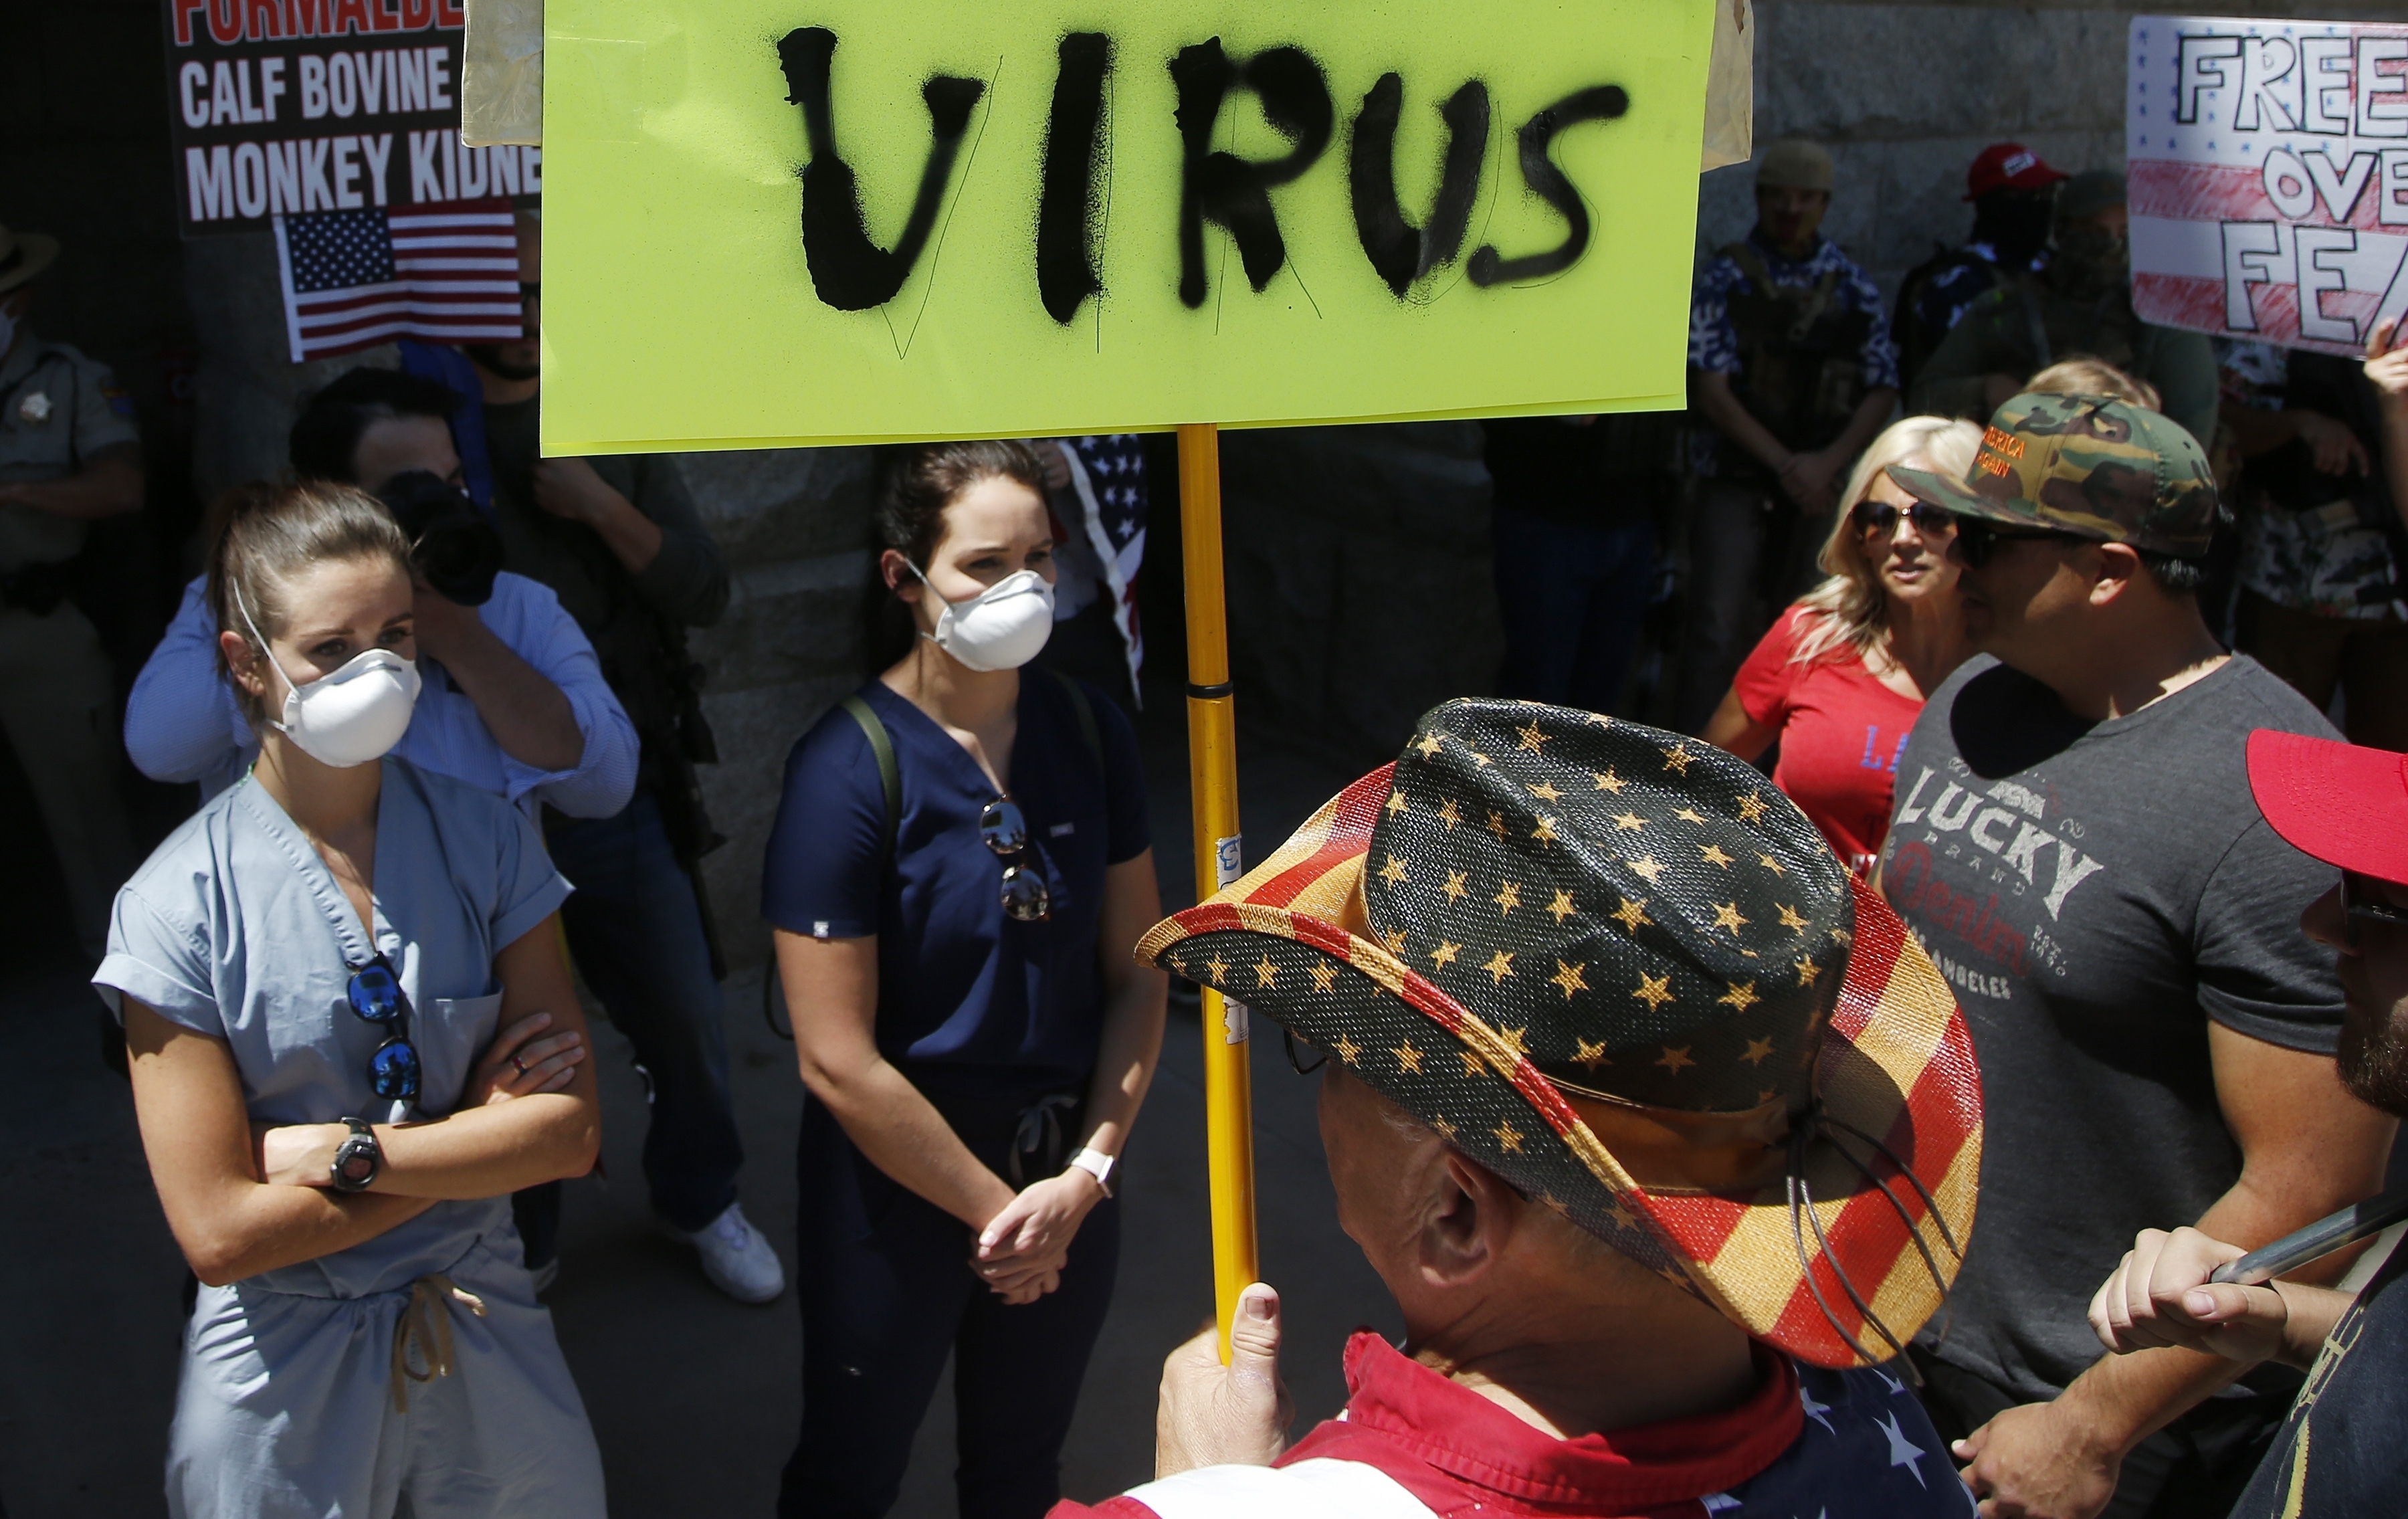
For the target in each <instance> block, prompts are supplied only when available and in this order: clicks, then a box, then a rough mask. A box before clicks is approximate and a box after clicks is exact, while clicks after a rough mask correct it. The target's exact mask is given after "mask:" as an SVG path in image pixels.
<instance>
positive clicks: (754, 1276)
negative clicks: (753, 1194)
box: [662, 1203, 786, 1303]
mask: <svg viewBox="0 0 2408 1519" xmlns="http://www.w3.org/2000/svg"><path fill="white" fill-rule="evenodd" d="M662 1226H663V1227H664V1228H666V1229H667V1231H668V1234H669V1236H670V1238H672V1239H675V1240H683V1241H684V1242H685V1243H687V1244H690V1245H692V1246H694V1248H695V1250H697V1251H699V1252H700V1253H701V1254H702V1274H703V1275H705V1276H707V1277H709V1278H710V1284H711V1285H712V1286H714V1287H717V1288H718V1289H719V1290H720V1291H722V1292H724V1293H725V1294H727V1296H729V1297H733V1298H735V1299H736V1300H737V1301H738V1302H739V1303H767V1302H772V1301H774V1300H776V1298H777V1297H778V1296H779V1294H781V1293H782V1292H784V1291H785V1290H786V1268H785V1266H784V1265H783V1264H782V1263H781V1262H780V1261H779V1259H778V1253H777V1252H776V1251H775V1250H773V1249H771V1248H770V1246H769V1240H768V1238H767V1236H765V1235H764V1234H762V1232H761V1231H760V1230H759V1229H756V1228H754V1227H753V1221H752V1220H751V1219H748V1218H746V1217H745V1216H744V1205H743V1204H741V1203H729V1204H728V1205H727V1211H725V1212H724V1213H722V1214H720V1215H719V1216H718V1217H717V1218H715V1219H712V1220H711V1221H710V1223H709V1224H708V1225H704V1226H703V1227H702V1228H700V1229H697V1230H695V1232H693V1233H691V1234H689V1233H687V1232H686V1231H685V1230H683V1229H681V1228H677V1227H674V1226H673V1225H666V1224H665V1225H662Z"/></svg>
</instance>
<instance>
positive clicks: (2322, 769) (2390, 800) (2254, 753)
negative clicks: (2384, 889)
mask: <svg viewBox="0 0 2408 1519" xmlns="http://www.w3.org/2000/svg"><path fill="white" fill-rule="evenodd" d="M2249 790H2250V793H2251V794H2252V795H2255V796H2256V797H2257V810H2258V811H2260V812H2263V813H2264V814H2266V822H2267V824H2268V825H2269V826H2271V827H2272V829H2273V830H2274V831H2275V832H2276V833H2278V834H2281V835H2282V836H2283V838H2286V840H2288V841H2289V842H2290V843H2291V845H2292V846H2293V847H2294V848H2296V849H2298V850H2299V851H2300V853H2304V854H2312V855H2314V856H2315V858H2317V859H2319V860H2323V861H2324V862H2326V863H2327V864H2329V865H2337V866H2340V867H2342V868H2343V869H2344V870H2354V871H2356V872H2357V873H2358V874H2359V875H2361V876H2373V877H2375V878H2376V879H2377V880H2380V881H2396V882H2398V883H2399V884H2401V885H2403V886H2408V754H2395V753H2393V752H2391V751H2389V750H2387V749H2364V748H2360V747H2359V746H2358V745H2356V744H2345V743H2342V742H2339V741H2338V740H2336V739H2331V738H2306V737H2304V736H2302V735H2300V734H2296V733H2281V732H2278V731H2276V730H2275V729H2272V728H2259V729H2258V730H2257V732H2255V733H2253V734H2251V735H2250V736H2249Z"/></svg>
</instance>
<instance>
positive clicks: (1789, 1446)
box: [1051, 1333, 1973, 1519]
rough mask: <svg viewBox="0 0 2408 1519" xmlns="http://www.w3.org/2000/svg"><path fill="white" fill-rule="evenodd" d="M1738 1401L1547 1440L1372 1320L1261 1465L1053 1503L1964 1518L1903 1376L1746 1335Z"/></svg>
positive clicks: (1190, 1518) (1188, 1514)
mask: <svg viewBox="0 0 2408 1519" xmlns="http://www.w3.org/2000/svg"><path fill="white" fill-rule="evenodd" d="M1756 1364H1757V1369H1758V1373H1759V1376H1758V1381H1757V1384H1756V1392H1755V1393H1754V1394H1753V1395H1752V1396H1751V1397H1748V1399H1747V1400H1746V1401H1745V1402H1742V1404H1740V1405H1739V1406H1738V1407H1737V1408H1734V1409H1730V1410H1727V1411H1726V1412H1721V1413H1711V1414H1705V1415H1702V1416H1700V1417H1698V1418H1692V1419H1673V1420H1667V1421H1665V1422H1663V1423H1661V1424H1652V1425H1646V1426H1641V1427H1639V1428H1636V1429H1621V1430H1615V1431H1613V1433H1611V1434H1593V1435H1584V1436H1582V1437H1580V1438H1579V1439H1577V1440H1557V1439H1555V1438H1554V1437H1553V1436H1550V1435H1548V1434H1547V1433H1545V1432H1544V1431H1543V1430H1541V1429H1538V1428H1536V1427H1534V1426H1530V1425H1528V1424H1526V1423H1524V1422H1523V1421H1522V1420H1521V1419H1520V1418H1518V1417H1516V1416H1515V1415H1514V1414H1512V1413H1511V1412H1508V1411H1507V1410H1505V1409H1504V1408H1502V1407H1500V1406H1499V1405H1498V1404H1496V1403H1493V1402H1491V1401H1489V1400H1488V1399H1487V1398H1485V1397H1482V1396H1480V1395H1479V1394H1478V1393H1476V1392H1473V1391H1472V1390H1471V1389H1469V1388H1468V1387H1465V1386H1463V1385H1462V1384H1461V1383H1455V1382H1453V1381H1451V1380H1449V1379H1448V1378H1446V1377H1444V1376H1441V1374H1440V1373H1438V1372H1436V1371H1434V1370H1431V1369H1429V1368H1427V1367H1426V1366H1423V1365H1422V1364H1421V1363H1419V1362H1418V1361H1414V1360H1411V1359H1409V1358H1408V1357H1406V1356H1405V1355H1404V1354H1401V1353H1400V1352H1398V1350H1396V1349H1395V1348H1394V1347H1392V1346H1390V1345H1389V1344H1388V1343H1387V1342H1386V1341H1384V1340H1381V1339H1380V1338H1379V1337H1378V1336H1377V1335H1373V1334H1369V1333H1363V1334H1357V1335H1356V1336H1355V1338H1354V1340H1352V1341H1351V1342H1349V1343H1348V1345H1347V1347H1346V1382H1347V1387H1348V1389H1349V1393H1350V1397H1349V1398H1348V1401H1347V1405H1346V1412H1345V1413H1344V1415H1343V1416H1342V1417H1340V1418H1338V1419H1333V1420H1330V1421H1329V1422H1327V1423H1326V1424H1323V1425H1322V1426H1320V1427H1318V1428H1316V1429H1314V1430H1313V1431H1312V1433H1311V1434H1309V1435H1307V1436H1306V1437H1305V1438H1304V1439H1303V1440H1299V1441H1298V1442H1297V1444H1296V1446H1295V1447H1294V1448H1293V1449H1291V1450H1289V1451H1288V1453H1287V1454H1286V1455H1283V1456H1282V1457H1281V1458H1280V1460H1279V1461H1278V1462H1277V1463H1276V1465H1275V1466H1274V1467H1272V1468H1261V1467H1206V1468H1203V1469H1199V1470H1195V1471H1189V1472H1183V1473H1182V1474H1181V1475H1179V1476H1176V1477H1171V1478H1168V1479H1166V1480H1164V1481H1161V1482H1156V1483H1148V1484H1146V1485H1145V1486H1143V1487H1140V1488H1138V1489H1136V1490H1135V1491H1133V1492H1131V1493H1128V1494H1126V1495H1125V1496H1123V1497H1120V1498H1113V1499H1111V1500H1110V1501H1109V1502H1106V1503H1102V1504H1099V1505H1097V1506H1096V1507H1094V1508H1092V1509H1091V1508H1086V1507H1083V1506H1082V1505H1079V1504H1076V1503H1068V1502H1066V1503H1062V1504H1059V1505H1057V1506H1056V1507H1055V1508H1054V1512H1053V1514H1052V1516H1051V1519H1086V1516H1093V1519H1225V1516H1226V1519H1305V1516H1307V1515H1328V1514H1340V1513H1342V1514H1346V1515H1348V1516H1349V1519H1426V1516H1427V1515H1431V1514H1438V1515H1443V1516H1445V1519H1472V1516H1474V1515H1477V1516H1479V1519H1524V1516H1529V1519H1536V1516H1539V1515H1546V1516H1549V1519H1709V1516H1712V1519H1817V1516H1820V1519H1856V1516H1859V1515H1861V1516H1864V1519H1941V1516H1943V1515H1944V1516H1946V1519H1965V1516H1967V1515H1970V1514H1971V1513H1972V1512H1973V1499H1972V1496H1971V1493H1970V1492H1969V1491H1968V1490H1967V1489H1966V1486H1965V1484H1964V1483H1963V1482H1962V1481H1961V1480H1959V1478H1958V1477H1957V1472H1956V1469H1955V1468H1954V1467H1953V1466H1952V1465H1951V1464H1950V1462H1949V1459H1948V1452H1947V1449H1946V1447H1945V1446H1944V1445H1943V1444H1942V1441H1941V1439H1940V1437H1939V1436H1938V1435H1937V1434H1936V1433H1934V1432H1933V1430H1932V1427H1931V1421H1930V1419H1929V1418H1928V1417H1927V1416H1926V1415H1925V1413H1924V1412H1923V1406H1922V1405H1921V1404H1920V1403H1918V1402H1916V1401H1915V1398H1914V1394H1913V1393H1912V1392H1911V1391H1909V1390H1908V1388H1907V1386H1906V1384H1905V1383H1904V1382H1903V1381H1901V1380H1900V1379H1899V1378H1898V1377H1897V1376H1894V1375H1892V1374H1891V1373H1890V1372H1889V1371H1887V1370H1885V1369H1883V1368H1880V1367H1865V1368H1860V1369H1856V1370H1851V1371H1832V1370H1827V1369H1823V1368H1820V1367H1813V1366H1806V1365H1802V1364H1800V1363H1798V1362H1795V1361H1792V1360H1789V1359H1787V1358H1786V1357H1784V1356H1781V1355H1778V1354H1775V1353H1774V1352H1771V1351H1770V1350H1767V1349H1764V1348H1762V1347H1760V1346H1759V1347H1758V1349H1757V1352H1756Z"/></svg>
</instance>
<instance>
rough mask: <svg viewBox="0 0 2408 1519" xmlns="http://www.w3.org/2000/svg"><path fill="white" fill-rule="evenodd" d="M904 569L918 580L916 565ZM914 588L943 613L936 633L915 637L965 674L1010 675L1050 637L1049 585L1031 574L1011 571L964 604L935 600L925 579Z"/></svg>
mask: <svg viewBox="0 0 2408 1519" xmlns="http://www.w3.org/2000/svg"><path fill="white" fill-rule="evenodd" d="M904 563H905V564H907V565H910V560H905V561H904ZM910 568H911V573H912V574H914V575H920V566H917V565H910ZM920 583H921V584H922V585H924V586H927V589H928V595H932V596H936V597H937V604H938V605H939V606H940V607H942V608H944V610H943V611H941V612H939V613H938V614H937V631H935V632H934V633H923V634H922V635H920V636H921V637H922V638H926V639H928V640H929V641H930V642H932V643H934V644H935V645H936V646H937V647H938V648H939V649H942V650H943V651H944V652H947V653H949V654H951V655H953V657H954V658H955V659H958V660H960V661H961V662H962V663H963V664H964V665H967V666H969V667H970V668H971V669H974V670H1016V669H1018V668H1019V667H1020V666H1023V665H1025V664H1027V663H1028V662H1029V661H1030V660H1032V659H1035V658H1036V657H1037V652H1038V651H1039V650H1040V649H1042V648H1044V647H1045V640H1046V639H1047V638H1052V637H1053V636H1054V586H1053V583H1052V582H1051V581H1049V580H1046V579H1045V577H1043V576H1042V575H1039V574H1038V573H1037V572H1036V571H1035V570H1033V569H1021V570H1014V571H1012V572H1011V574H1009V575H1007V576H1005V577H1004V578H1003V579H1001V580H997V581H996V582H995V583H994V584H993V585H990V586H988V587H987V588H986V589H985V590H983V591H982V592H980V593H979V594H978V595H975V596H972V597H970V598H969V599H968V600H967V601H947V600H946V599H945V598H944V597H942V596H939V595H937V588H936V587H935V586H933V585H928V577H926V576H925V575H920Z"/></svg>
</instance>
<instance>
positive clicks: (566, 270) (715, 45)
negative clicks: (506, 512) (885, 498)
mask: <svg viewBox="0 0 2408 1519" xmlns="http://www.w3.org/2000/svg"><path fill="white" fill-rule="evenodd" d="M546 29H547V36H546V60H545V72H546V75H547V79H546V89H547V92H548V94H547V100H546V106H545V118H544V179H545V211H544V219H545V266H544V270H543V295H544V304H543V318H544V325H543V340H544V373H545V380H544V408H543V442H544V447H545V450H546V451H548V452H605V451H627V450H638V449H643V450H651V449H700V448H746V447H760V446H767V445H771V444H781V443H803V442H837V441H863V440H870V439H880V438H934V437H986V436H996V437H1012V436H1047V435H1056V434H1065V433H1093V432H1105V431H1141V430H1148V429H1155V428H1161V427H1165V426H1168V425H1170V424H1172V423H1181V422H1217V423H1224V424H1228V425H1239V426H1244V425H1263V424H1272V423H1296V422H1317V421H1320V422H1326V421H1371V420H1381V419H1396V418H1408V417H1435V416H1450V415H1452V416H1466V415H1492V414H1502V413H1509V412H1515V411H1574V410H1577V411H1600V410H1619V409H1633V408H1661V407H1670V406H1677V405H1679V404H1680V398H1681V393H1682V385H1683V373H1682V369H1683V355H1684V337H1685V332H1686V325H1687V297H1688V284H1689V272H1690V260H1691V249H1692V246H1693V241H1694V236H1695V234H1694V223H1695V219H1696V211H1697V174H1698V161H1699V134H1700V131H1701V123H1702V113H1703V102H1704V92H1705V83H1706V69H1707V61H1708V54H1709V51H1710V49H1711V46H1712V36H1713V3H1712V0H1480V3H1478V4H1468V3H1465V0H1377V3H1370V0H1366V3H1359V4H1351V5H1335V4H1333V5H1317V6H1276V7H1275V6H1270V5H1266V4H1261V3H1259V0H1256V3H1241V0H1155V3H1153V4H1147V5H1134V4H1124V5H1118V6H1110V5H1103V6H1099V5H1097V4H1095V3H1094V0H1083V3H1081V0H912V3H911V4H910V5H908V6H898V5H896V4H894V3H893V0H805V3H801V4H797V3H796V0H776V3H774V4H772V3H769V0H552V4H551V5H550V7H549V9H548V13H547V17H546Z"/></svg>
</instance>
